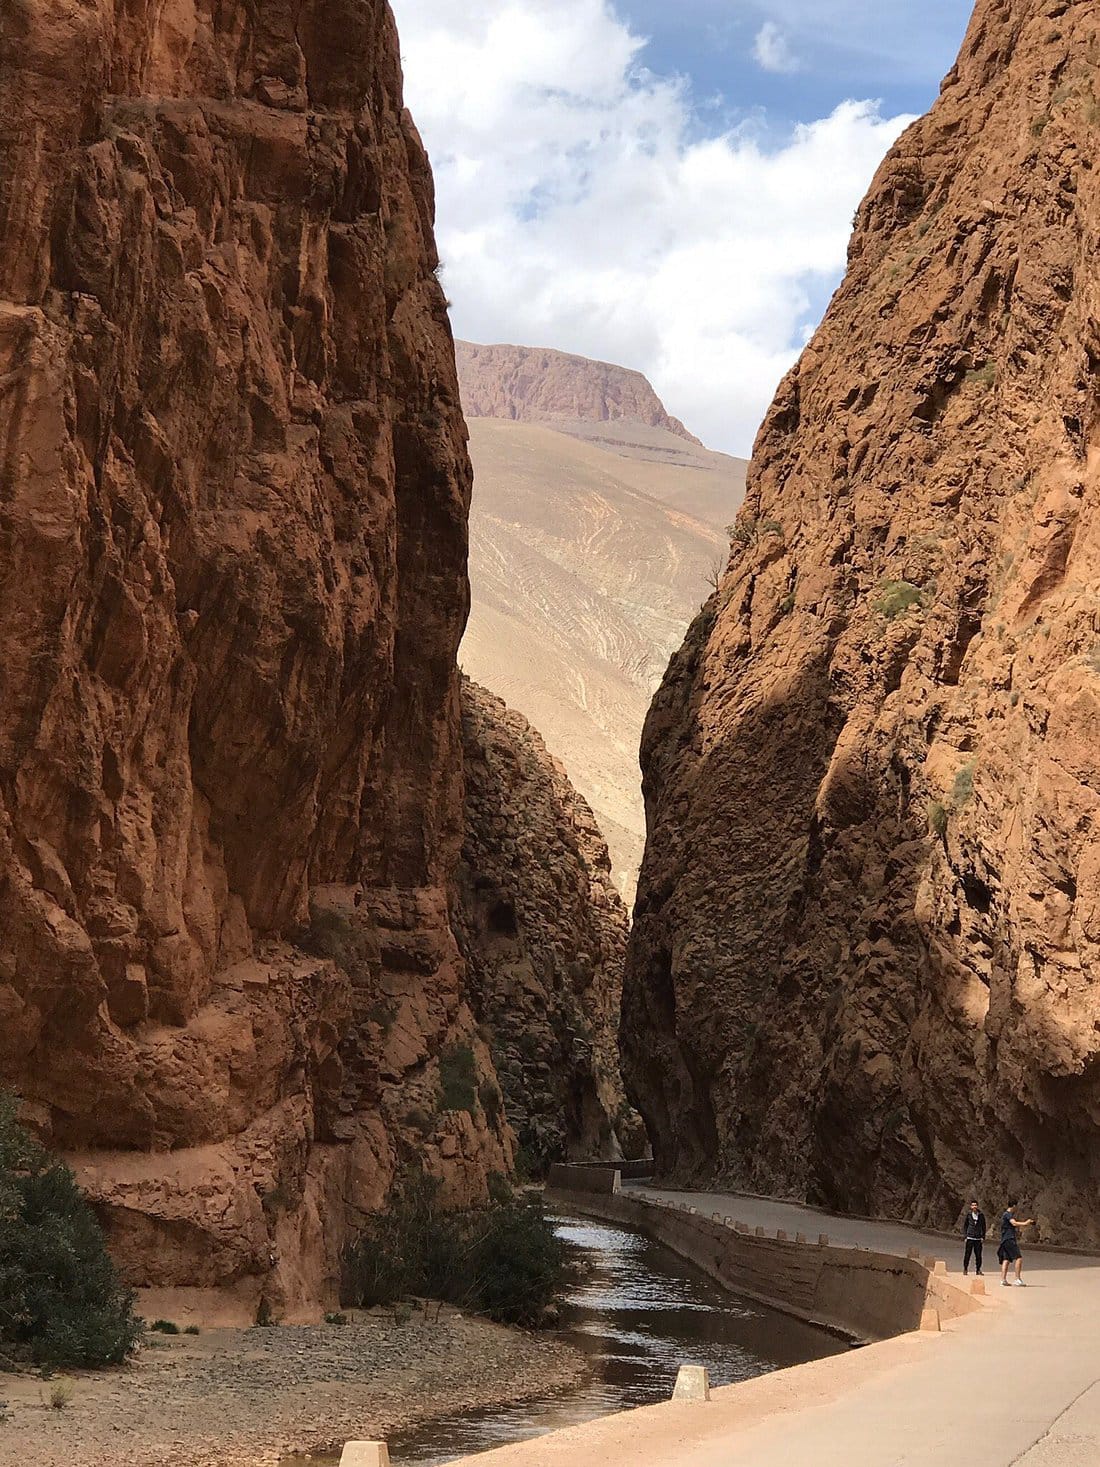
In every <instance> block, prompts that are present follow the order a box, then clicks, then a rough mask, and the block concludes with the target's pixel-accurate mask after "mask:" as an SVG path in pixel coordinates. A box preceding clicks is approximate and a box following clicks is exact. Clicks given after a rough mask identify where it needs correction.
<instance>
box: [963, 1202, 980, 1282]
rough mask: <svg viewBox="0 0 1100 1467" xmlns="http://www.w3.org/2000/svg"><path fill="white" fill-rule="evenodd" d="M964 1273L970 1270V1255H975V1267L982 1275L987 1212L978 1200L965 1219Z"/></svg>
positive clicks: (978, 1273)
mask: <svg viewBox="0 0 1100 1467" xmlns="http://www.w3.org/2000/svg"><path fill="white" fill-rule="evenodd" d="M963 1238H964V1239H965V1247H964V1248H963V1273H964V1274H967V1273H969V1272H970V1255H971V1254H973V1255H974V1268H975V1271H976V1273H977V1275H978V1277H979V1278H981V1276H982V1244H983V1243H984V1242H985V1213H984V1212H982V1210H981V1208H980V1207H979V1206H978V1204H977V1203H976V1202H972V1203H971V1204H970V1206H969V1207H968V1208H967V1210H966V1216H965V1218H964V1219H963Z"/></svg>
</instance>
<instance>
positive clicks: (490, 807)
mask: <svg viewBox="0 0 1100 1467" xmlns="http://www.w3.org/2000/svg"><path fill="white" fill-rule="evenodd" d="M462 702H463V718H462V730H463V748H464V752H465V760H466V840H465V844H464V846H463V850H462V864H461V867H460V881H459V903H458V934H459V943H460V946H461V948H462V951H463V954H464V956H465V958H466V960H467V963H468V965H469V987H470V995H471V1003H472V1005H473V1007H474V1011H475V1013H476V1015H477V1017H478V1019H479V1020H480V1021H481V1029H480V1032H481V1033H482V1034H483V1035H484V1036H485V1037H486V1039H487V1041H488V1043H489V1046H490V1048H491V1050H492V1054H493V1058H494V1060H495V1062H496V1070H497V1074H498V1075H499V1077H500V1086H501V1088H502V1090H503V1098H504V1105H505V1108H506V1110H507V1114H508V1119H509V1121H510V1122H511V1124H512V1126H513V1127H514V1128H515V1131H516V1135H517V1139H518V1141H519V1144H520V1147H521V1156H522V1157H523V1158H524V1159H525V1160H526V1162H527V1163H528V1164H529V1165H530V1166H532V1167H533V1168H535V1169H536V1170H541V1169H542V1168H544V1167H545V1166H546V1165H547V1164H548V1163H549V1162H551V1161H560V1160H565V1159H580V1158H584V1159H595V1158H597V1157H603V1158H607V1159H615V1158H618V1157H620V1156H621V1155H622V1154H623V1149H624V1148H625V1150H626V1152H627V1154H629V1155H632V1156H636V1155H640V1154H641V1151H642V1149H643V1146H644V1132H643V1131H642V1129H641V1125H640V1122H639V1120H638V1117H637V1116H636V1115H634V1114H633V1113H632V1112H631V1111H630V1108H629V1107H628V1106H627V1105H626V1103H625V1100H624V1097H623V1091H622V1082H621V1080H620V1078H619V1059H618V1049H617V1037H616V1036H617V1028H618V1019H619V1006H620V998H621V994H622V974H623V962H624V960H625V956H626V939H627V930H628V921H627V914H626V908H625V907H624V906H623V903H622V899H621V898H620V896H619V894H618V892H617V891H616V890H615V887H614V885H613V883H612V880H611V862H610V859H609V858H608V854H607V845H606V843H605V841H604V839H603V837H602V835H601V834H600V832H599V830H598V828H597V826H596V822H595V819H594V818H593V815H592V811H591V810H590V809H589V807H588V805H587V804H586V803H585V801H584V800H583V799H582V798H581V797H580V795H578V794H577V792H576V791H575V790H574V789H573V787H572V785H570V783H569V781H568V779H567V778H566V775H565V770H564V769H563V768H562V766H561V765H560V764H559V763H558V762H557V760H555V759H552V758H551V757H550V755H549V754H548V753H547V751H546V746H545V744H544V743H543V741H542V739H541V738H540V737H539V735H538V734H537V733H536V732H535V731H534V729H532V728H531V726H530V724H529V723H528V722H527V720H526V719H524V718H522V717H521V716H520V715H519V714H518V713H514V712H512V711H511V710H510V709H509V708H507V707H506V706H505V704H504V703H502V702H501V700H500V699H499V698H495V697H494V696H493V695H492V694H491V693H487V692H486V691H485V690H484V689H483V688H479V687H478V686H477V684H476V683H472V682H470V681H469V680H468V679H467V680H464V681H463V700H462ZM488 1098H489V1102H490V1104H489V1109H490V1111H491V1110H492V1108H493V1102H492V1098H491V1095H490V1096H489V1097H488Z"/></svg>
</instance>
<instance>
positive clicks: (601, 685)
mask: <svg viewBox="0 0 1100 1467" xmlns="http://www.w3.org/2000/svg"><path fill="white" fill-rule="evenodd" d="M569 426H570V428H571V429H575V430H576V431H575V432H572V431H571V432H570V433H568V434H566V433H565V432H563V431H560V430H559V429H556V428H551V427H549V426H544V425H540V424H528V423H522V422H505V421H496V420H492V419H485V418H481V419H477V418H475V419H471V421H470V452H471V456H472V458H473V461H474V470H475V488H474V499H473V504H472V507H471V514H470V579H471V583H472V590H473V606H472V611H471V616H470V625H469V628H468V630H467V633H466V637H465V640H464V641H463V644H462V653H461V658H462V663H463V666H464V668H465V670H466V671H467V672H468V673H469V674H470V675H471V676H472V677H474V678H476V679H477V680H478V681H479V682H482V683H484V684H485V685H486V686H488V687H490V688H492V689H493V691H494V692H496V693H499V694H500V695H501V696H502V697H504V698H505V699H507V701H508V702H509V703H510V704H512V705H513V706H514V707H515V708H517V709H519V710H520V711H521V712H522V713H523V714H524V715H525V716H526V717H527V718H529V719H530V720H531V722H532V723H533V724H534V725H535V727H536V728H538V729H539V731H540V732H541V733H542V735H543V736H544V737H545V739H546V741H547V744H548V745H549V747H550V749H551V750H552V751H553V752H554V754H556V755H557V756H559V757H560V758H561V759H562V760H563V761H564V763H565V765H566V768H567V769H568V771H569V775H570V778H571V779H572V780H573V782H574V783H575V784H576V786H577V788H578V789H579V790H580V791H581V793H582V794H583V795H584V796H585V798H586V799H587V800H588V802H589V803H590V804H591V806H592V808H593V810H594V811H595V813H596V817H597V819H598V820H599V823H600V827H601V829H602V830H603V831H604V833H605V835H606V836H607V839H608V843H609V845H610V847H611V854H612V860H613V863H614V868H615V873H616V879H617V880H618V882H619V884H620V889H621V890H623V891H624V892H625V893H626V895H627V896H628V897H629V896H631V895H632V894H633V889H634V880H635V876H636V873H637V869H638V865H639V862H640V860H641V852H642V844H643V839H644V834H643V832H644V814H643V810H642V803H641V793H640V788H639V780H638V754H637V749H638V742H639V739H640V736H641V728H642V722H643V720H644V717H645V711H646V708H647V707H648V704H649V700H650V698H651V697H652V694H653V691H654V689H655V687H656V686H657V682H658V680H659V678H660V675H661V671H662V669H663V668H664V666H665V664H666V663H667V660H668V657H669V655H670V654H671V652H672V651H673V649H674V648H675V647H677V646H678V645H679V643H680V641H681V639H682V637H683V633H684V628H685V627H686V626H687V624H688V622H689V621H690V619H691V617H692V616H693V615H694V614H695V612H696V611H697V610H698V608H699V606H700V604H701V602H702V601H703V600H704V599H705V597H706V595H707V579H708V576H710V575H712V574H714V573H715V571H716V568H720V567H721V565H722V563H723V561H724V558H725V553H726V549H727V546H728V537H727V535H726V533H725V531H724V530H723V528H722V526H723V525H724V524H726V523H727V522H728V521H730V520H731V519H732V518H733V515H734V513H735V512H736V508H737V506H738V505H739V504H740V502H741V494H742V484H743V470H744V466H743V464H742V463H741V461H740V460H738V459H730V458H727V457H725V456H724V455H722V454H712V453H708V452H707V450H705V449H700V448H695V447H693V446H692V444H690V443H686V442H684V441H682V440H680V439H678V438H674V437H673V436H672V435H671V434H670V433H669V432H667V430H664V429H657V428H648V427H646V426H644V425H642V424H635V423H622V422H620V423H615V424H613V425H610V427H608V428H606V429H605V428H604V425H602V424H600V423H597V422H590V421H586V420H581V419H577V420H575V422H574V423H573V424H571V425H569ZM605 431H606V433H607V434H608V435H609V436H608V437H606V438H605V437H602V436H601V435H602V434H603V433H604V432H605ZM590 435H591V436H590ZM670 445H671V447H670Z"/></svg>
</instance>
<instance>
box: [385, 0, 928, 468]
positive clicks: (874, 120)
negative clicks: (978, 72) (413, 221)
mask: <svg viewBox="0 0 1100 1467" xmlns="http://www.w3.org/2000/svg"><path fill="white" fill-rule="evenodd" d="M394 8H395V11H396V13H397V20H398V25H399V27H400V30H401V37H402V49H403V55H404V60H405V71H406V82H407V92H408V100H409V105H410V107H411V108H412V111H413V114H414V116H415V117H416V119H417V122H418V124H419V125H420V128H421V130H422V132H423V134H424V137H425V140H426V142H427V144H428V147H429V150H430V152H431V155H432V161H433V164H434V168H435V174H436V182H437V192H438V209H439V222H438V233H439V242H440V251H441V254H442V257H443V261H444V270H445V281H446V287H447V292H448V294H449V295H450V297H451V298H452V300H453V301H454V312H453V315H454V323H455V329H456V331H457V333H458V334H459V335H461V336H466V337H469V338H471V339H472V340H475V341H511V342H520V343H523V344H525V345H531V346H552V347H558V348H560V349H562V350H566V351H574V352H579V353H581V354H583V355H585V356H594V357H600V358H603V359H605V360H610V361H616V362H621V363H623V364H625V365H627V366H631V367H637V368H639V369H640V370H642V371H644V372H645V373H646V374H647V375H648V376H649V377H650V379H651V380H652V381H653V383H654V385H655V386H656V388H657V390H658V391H659V392H660V393H661V394H662V396H663V397H664V398H665V400H666V403H667V406H668V407H669V410H670V411H671V412H673V413H675V414H676V415H677V416H679V417H682V418H683V419H684V420H685V421H686V422H687V423H688V425H689V427H691V428H692V429H693V431H695V432H696V433H698V434H700V436H701V437H703V438H704V439H705V441H707V442H708V443H710V444H711V445H712V446H714V447H719V448H725V449H727V450H729V451H732V452H742V453H743V452H747V450H748V448H749V447H750V445H751V442H752V438H753V435H754V433H755V430H756V427H757V425H758V424H759V421H760V419H761V417H762V415H763V412H764V410H765V409H766V407H767V405H768V402H769V401H770V398H771V396H772V394H773V392H774V390H775V386H776V384H777V382H778V380H779V378H780V376H781V375H782V373H783V372H784V371H785V370H786V368H787V367H788V366H789V365H790V363H791V362H792V361H793V360H794V358H795V356H796V355H797V353H798V350H799V348H800V347H801V345H802V343H803V340H804V334H805V325H806V319H807V314H808V313H809V312H810V311H811V309H812V305H813V302H814V300H815V299H819V298H820V295H821V292H822V290H824V289H827V288H828V287H829V285H831V284H832V282H833V281H834V280H835V278H836V277H837V275H838V274H839V271H840V270H841V268H842V266H843V262H844V256H845V248H846V243H847V236H848V231H849V221H850V219H851V215H852V210H853V208H854V207H855V205H856V203H857V202H858V201H859V198H860V196H861V195H862V193H863V192H864V190H865V188H866V186H867V184H868V182H869V181H870V177H871V174H872V172H873V170H874V168H875V166H876V164H877V163H878V161H879V159H880V158H881V157H882V155H883V153H884V152H885V150H886V148H887V147H888V146H889V144H890V143H891V142H892V141H893V139H894V138H895V136H896V135H897V134H898V132H899V131H900V130H901V127H902V125H903V123H904V122H905V121H906V120H907V119H901V118H893V119H885V118H883V117H881V116H880V115H879V113H878V111H877V108H876V107H875V105H874V104H871V103H867V102H846V103H844V104H843V105H842V106H840V107H838V108H837V110H836V111H835V112H834V113H833V114H832V115H831V116H829V117H825V118H822V119H820V120H819V121H817V122H814V123H812V124H810V125H808V126H801V127H798V128H796V129H794V130H793V131H792V132H791V133H790V135H789V136H788V137H786V138H785V139H781V140H779V141H778V142H776V141H769V140H768V139H767V138H766V137H765V134H764V131H763V128H762V127H761V126H759V125H749V124H746V125H743V126H741V127H740V128H737V129H734V130H733V131H729V132H726V133H723V134H722V135H721V136H717V137H707V136H701V135H700V134H701V120H700V119H701V114H700V113H699V112H697V111H696V110H695V108H694V107H693V103H692V99H691V96H690V93H689V91H688V89H687V88H686V86H685V84H684V83H682V82H680V81H678V80H669V79H666V78H660V77H656V76H654V75H652V74H651V73H649V72H647V71H645V70H643V69H642V68H640V66H639V65H638V56H639V52H640V49H641V45H642V42H641V41H640V39H639V38H638V37H637V36H635V35H633V34H632V33H631V32H630V31H629V29H628V28H627V26H626V25H625V24H624V23H623V22H622V21H621V20H619V19H618V17H617V16H616V15H615V14H614V12H613V10H612V8H611V6H610V5H609V3H607V0H463V3H462V4H461V5H459V4H441V3H440V0H395V5H394Z"/></svg>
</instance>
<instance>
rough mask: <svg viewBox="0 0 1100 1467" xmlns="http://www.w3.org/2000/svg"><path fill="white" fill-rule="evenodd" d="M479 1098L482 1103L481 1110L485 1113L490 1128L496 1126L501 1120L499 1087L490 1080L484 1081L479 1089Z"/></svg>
mask: <svg viewBox="0 0 1100 1467" xmlns="http://www.w3.org/2000/svg"><path fill="white" fill-rule="evenodd" d="M477 1098H478V1100H480V1101H481V1109H482V1110H483V1111H484V1112H485V1119H486V1120H487V1121H488V1122H489V1124H490V1126H495V1125H496V1123H497V1121H499V1120H500V1113H501V1109H502V1106H501V1096H500V1090H499V1088H498V1086H497V1085H496V1084H495V1083H494V1082H493V1081H492V1080H489V1079H485V1080H482V1082H481V1084H480V1085H479V1086H478V1087H477Z"/></svg>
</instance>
